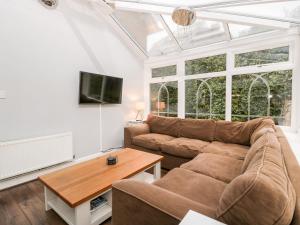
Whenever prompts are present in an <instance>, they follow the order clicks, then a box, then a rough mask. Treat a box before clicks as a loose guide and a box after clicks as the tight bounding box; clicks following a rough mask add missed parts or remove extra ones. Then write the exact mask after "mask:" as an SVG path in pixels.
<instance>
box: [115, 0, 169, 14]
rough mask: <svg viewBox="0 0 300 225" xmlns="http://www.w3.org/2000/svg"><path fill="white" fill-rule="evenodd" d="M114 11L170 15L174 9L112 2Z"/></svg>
mask: <svg viewBox="0 0 300 225" xmlns="http://www.w3.org/2000/svg"><path fill="white" fill-rule="evenodd" d="M112 3H113V4H114V7H115V8H116V9H120V10H125V11H134V12H145V13H153V14H172V12H173V10H174V7H168V6H159V5H152V4H143V3H135V2H123V1H113V2H112Z"/></svg>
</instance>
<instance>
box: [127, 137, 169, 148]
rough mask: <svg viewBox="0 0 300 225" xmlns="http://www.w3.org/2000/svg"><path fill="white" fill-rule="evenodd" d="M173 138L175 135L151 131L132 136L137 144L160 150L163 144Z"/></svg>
mask: <svg viewBox="0 0 300 225" xmlns="http://www.w3.org/2000/svg"><path fill="white" fill-rule="evenodd" d="M172 139H174V137H172V136H169V135H164V134H155V133H150V134H142V135H138V136H135V137H133V138H132V142H133V144H135V145H137V146H140V147H143V148H149V149H151V150H156V151H159V150H160V146H161V144H163V143H165V142H167V141H170V140H172Z"/></svg>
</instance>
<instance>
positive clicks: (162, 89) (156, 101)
mask: <svg viewBox="0 0 300 225" xmlns="http://www.w3.org/2000/svg"><path fill="white" fill-rule="evenodd" d="M150 102H151V107H150V110H151V113H152V114H154V115H159V116H167V117H177V112H178V110H177V105H178V82H177V81H172V82H167V83H153V84H150Z"/></svg>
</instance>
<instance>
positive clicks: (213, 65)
mask: <svg viewBox="0 0 300 225" xmlns="http://www.w3.org/2000/svg"><path fill="white" fill-rule="evenodd" d="M225 70H226V55H225V54H223V55H216V56H210V57H205V58H200V59H193V60H188V61H186V62H185V74H186V75H193V74H202V73H212V72H220V71H225Z"/></svg>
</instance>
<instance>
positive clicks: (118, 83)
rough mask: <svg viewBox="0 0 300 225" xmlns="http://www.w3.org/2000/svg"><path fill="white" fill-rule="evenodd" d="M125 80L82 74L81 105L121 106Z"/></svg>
mask: <svg viewBox="0 0 300 225" xmlns="http://www.w3.org/2000/svg"><path fill="white" fill-rule="evenodd" d="M122 86H123V79H122V78H118V77H110V76H105V75H100V74H94V73H88V72H80V91H79V92H80V93H79V103H80V104H82V103H97V104H121V102H122Z"/></svg>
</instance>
